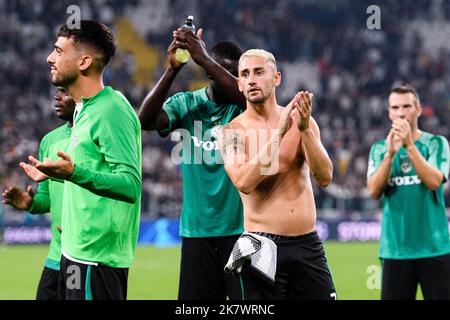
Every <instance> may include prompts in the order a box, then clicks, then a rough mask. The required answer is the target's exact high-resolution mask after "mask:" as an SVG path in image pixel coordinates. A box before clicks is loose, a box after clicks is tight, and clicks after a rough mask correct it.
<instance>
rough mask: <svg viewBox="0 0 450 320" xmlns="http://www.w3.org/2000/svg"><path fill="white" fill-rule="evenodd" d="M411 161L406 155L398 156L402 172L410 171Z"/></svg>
mask: <svg viewBox="0 0 450 320" xmlns="http://www.w3.org/2000/svg"><path fill="white" fill-rule="evenodd" d="M411 168H412V166H411V162H409V158H408V157H406V156H403V157H400V170H402V172H403V173H409V172H411Z"/></svg>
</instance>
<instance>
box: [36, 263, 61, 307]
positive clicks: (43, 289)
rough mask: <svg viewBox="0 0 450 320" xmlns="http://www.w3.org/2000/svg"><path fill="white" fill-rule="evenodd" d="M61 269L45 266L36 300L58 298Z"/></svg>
mask: <svg viewBox="0 0 450 320" xmlns="http://www.w3.org/2000/svg"><path fill="white" fill-rule="evenodd" d="M58 276H59V270H54V269H50V268H47V267H44V270H42V274H41V280H39V285H38V289H37V293H36V300H56V299H57V298H58V283H59V281H58Z"/></svg>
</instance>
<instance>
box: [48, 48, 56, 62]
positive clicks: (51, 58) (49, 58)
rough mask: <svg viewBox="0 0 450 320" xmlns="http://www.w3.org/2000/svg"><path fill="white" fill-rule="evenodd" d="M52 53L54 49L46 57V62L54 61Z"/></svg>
mask: <svg viewBox="0 0 450 320" xmlns="http://www.w3.org/2000/svg"><path fill="white" fill-rule="evenodd" d="M53 53H54V51H52V52H51V53H50V54H49V55H48V57H47V63H48V64H50V65H52V64H54V63H55V59H54V58H53Z"/></svg>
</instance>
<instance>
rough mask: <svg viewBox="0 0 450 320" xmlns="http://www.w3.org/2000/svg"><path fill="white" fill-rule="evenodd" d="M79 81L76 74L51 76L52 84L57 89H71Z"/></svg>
mask: <svg viewBox="0 0 450 320" xmlns="http://www.w3.org/2000/svg"><path fill="white" fill-rule="evenodd" d="M75 80H77V75H76V74H75V73H71V74H69V75H58V73H57V74H56V75H54V76H53V75H52V76H51V80H50V81H51V83H52V84H53V85H54V86H56V87H64V88H67V87H69V86H70V85H71V84H72V83H74V82H75Z"/></svg>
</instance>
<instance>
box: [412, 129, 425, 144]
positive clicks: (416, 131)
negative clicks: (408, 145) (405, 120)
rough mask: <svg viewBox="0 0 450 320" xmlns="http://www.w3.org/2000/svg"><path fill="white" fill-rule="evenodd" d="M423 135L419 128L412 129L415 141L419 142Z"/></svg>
mask: <svg viewBox="0 0 450 320" xmlns="http://www.w3.org/2000/svg"><path fill="white" fill-rule="evenodd" d="M422 133H423V131H422V130H420V129H419V128H417V127H416V128H414V129H412V138H413V141H417V140H419V139H420V137H421V136H422Z"/></svg>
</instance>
